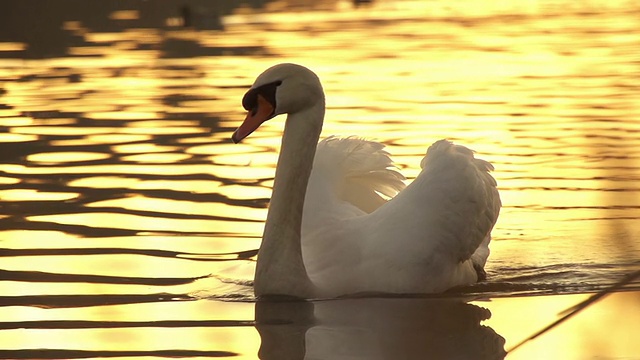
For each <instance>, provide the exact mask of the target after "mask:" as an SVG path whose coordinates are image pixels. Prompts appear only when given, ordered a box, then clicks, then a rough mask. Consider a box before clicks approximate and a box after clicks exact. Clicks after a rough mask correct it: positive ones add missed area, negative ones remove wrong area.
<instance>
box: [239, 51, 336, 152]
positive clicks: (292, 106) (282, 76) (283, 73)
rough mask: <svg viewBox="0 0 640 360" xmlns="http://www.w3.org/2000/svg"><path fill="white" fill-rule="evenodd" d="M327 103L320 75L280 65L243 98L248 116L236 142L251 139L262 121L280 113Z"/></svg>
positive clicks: (258, 79) (300, 68)
mask: <svg viewBox="0 0 640 360" xmlns="http://www.w3.org/2000/svg"><path fill="white" fill-rule="evenodd" d="M319 101H322V102H324V92H323V91H322V85H321V84H320V80H319V79H318V76H316V74H314V73H313V71H311V70H309V69H307V68H306V67H304V66H300V65H296V64H278V65H275V66H273V67H270V68H269V69H267V70H265V72H263V73H262V74H260V76H258V78H257V79H256V81H255V82H254V83H253V85H252V86H251V89H249V91H247V93H246V94H245V95H244V97H243V98H242V106H243V107H244V108H245V110H247V111H248V113H247V117H246V118H245V120H244V122H243V123H242V125H240V127H239V128H238V129H237V130H236V131H235V132H234V133H233V135H232V136H231V139H232V140H233V142H234V143H238V142H240V141H241V140H242V139H244V138H245V137H247V136H249V134H251V133H252V132H253V131H254V130H256V129H257V128H258V127H259V126H260V125H261V124H262V123H263V122H265V121H267V120H269V119H272V118H273V117H275V116H277V115H280V114H292V113H296V112H300V111H303V110H305V109H307V108H311V107H313V106H315V105H316V104H317V103H318V102H319Z"/></svg>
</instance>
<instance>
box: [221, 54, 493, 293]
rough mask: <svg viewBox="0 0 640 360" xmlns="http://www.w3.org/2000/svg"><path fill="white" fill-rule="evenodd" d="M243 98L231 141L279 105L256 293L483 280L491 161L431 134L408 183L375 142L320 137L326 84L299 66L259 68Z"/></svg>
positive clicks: (418, 287)
mask: <svg viewBox="0 0 640 360" xmlns="http://www.w3.org/2000/svg"><path fill="white" fill-rule="evenodd" d="M242 106H243V107H244V109H246V110H247V111H248V113H247V116H246V118H245V120H244V122H243V123H242V124H241V125H240V126H239V127H238V128H237V129H236V130H235V132H234V133H233V135H232V136H231V138H232V140H233V142H234V143H238V142H240V141H241V140H243V139H244V138H246V137H247V136H249V135H250V134H251V133H252V132H253V131H254V130H256V129H257V128H258V127H259V126H260V125H261V124H262V123H263V122H265V121H267V120H269V119H272V118H274V117H275V116H277V115H280V114H287V118H286V121H285V127H284V132H283V135H282V145H281V150H280V154H279V157H278V163H277V166H276V173H275V179H274V184H273V193H272V197H271V201H270V204H269V210H268V213H267V219H266V223H265V228H264V233H263V238H262V243H261V245H260V249H259V251H258V259H257V264H256V270H255V277H254V293H255V295H256V297H257V298H264V297H269V296H285V297H295V298H303V299H313V298H325V297H339V296H345V295H354V294H362V293H387V294H389V293H391V294H424V293H437V292H442V291H445V290H447V289H449V288H451V287H454V286H458V285H466V284H471V283H474V282H477V281H479V280H482V279H483V278H484V270H483V268H484V265H485V263H486V261H487V257H488V256H489V247H488V246H489V241H490V239H491V230H492V229H493V226H494V225H495V223H496V221H497V218H498V214H499V211H500V207H501V203H500V197H499V194H498V190H497V187H496V181H495V179H494V178H493V177H492V176H491V175H490V174H489V171H491V170H493V166H492V165H491V164H490V163H488V162H486V161H484V160H481V159H476V158H475V157H474V153H473V151H471V150H469V149H468V148H466V147H463V146H460V145H454V144H452V143H451V142H449V141H447V140H440V141H437V142H435V143H434V144H432V145H431V146H430V147H429V149H428V150H427V153H426V155H425V157H424V158H423V159H422V161H421V164H420V165H421V168H422V171H421V172H420V174H419V175H418V176H417V177H416V179H415V180H414V181H413V182H412V183H411V184H410V185H408V186H405V184H404V182H403V180H404V177H403V176H402V175H400V174H399V173H398V171H397V169H396V168H395V167H394V166H393V163H392V162H391V160H390V158H389V154H388V153H387V152H386V151H385V150H384V145H382V144H380V143H377V142H373V141H368V140H364V139H360V138H357V137H346V138H338V137H328V138H326V139H324V140H323V141H321V142H320V143H318V140H319V138H320V132H321V130H322V124H323V121H324V113H325V97H324V91H323V88H322V85H321V83H320V80H319V78H318V76H317V75H316V74H315V73H313V72H312V71H311V70H309V69H308V68H306V67H303V66H301V65H297V64H289V63H285V64H278V65H275V66H273V67H271V68H269V69H267V70H265V71H264V72H263V73H262V74H261V75H259V76H258V78H257V79H256V80H255V82H254V84H253V85H252V86H251V88H250V89H249V90H248V91H247V93H246V94H245V95H244V97H243V99H242ZM388 198H390V200H387V199H388Z"/></svg>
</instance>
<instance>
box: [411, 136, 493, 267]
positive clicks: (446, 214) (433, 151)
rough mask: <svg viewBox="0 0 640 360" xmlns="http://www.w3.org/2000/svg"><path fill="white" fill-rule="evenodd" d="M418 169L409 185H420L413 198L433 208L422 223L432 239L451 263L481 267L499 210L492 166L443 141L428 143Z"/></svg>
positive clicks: (467, 150)
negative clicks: (449, 257) (420, 168)
mask: <svg viewBox="0 0 640 360" xmlns="http://www.w3.org/2000/svg"><path fill="white" fill-rule="evenodd" d="M420 165H421V167H422V172H421V173H420V174H419V175H418V177H417V178H416V180H415V181H414V182H413V183H412V186H413V185H415V186H416V187H420V191H421V192H422V194H421V195H419V196H418V198H421V199H423V200H424V201H425V202H426V203H425V205H426V206H428V207H429V208H430V209H432V210H431V211H427V213H426V218H425V219H424V220H426V223H428V224H429V225H430V227H431V228H432V229H433V231H432V234H434V235H437V236H439V237H440V238H439V239H433V240H434V241H439V242H441V244H440V245H441V246H440V248H441V249H445V250H446V252H448V253H449V254H450V255H451V256H453V258H454V259H455V260H457V261H459V262H464V261H466V260H469V259H472V261H473V262H474V266H476V267H478V266H479V267H480V268H482V267H483V266H484V264H485V262H486V259H487V257H488V256H489V248H488V245H489V240H490V239H491V235H490V234H491V229H492V228H493V226H494V225H495V223H496V221H497V219H498V214H499V212H500V207H501V202H500V196H499V194H498V189H497V187H496V181H495V179H494V178H493V177H492V176H491V174H489V172H490V171H491V170H493V166H492V165H491V164H490V163H488V162H487V161H484V160H481V159H476V158H475V157H474V155H473V151H471V150H470V149H468V148H466V147H464V146H460V145H454V144H452V143H451V142H449V141H447V140H440V141H437V142H435V143H434V144H433V145H431V147H429V150H428V151H427V155H426V156H425V157H424V158H423V160H422V162H421V164H420ZM472 255H473V256H472Z"/></svg>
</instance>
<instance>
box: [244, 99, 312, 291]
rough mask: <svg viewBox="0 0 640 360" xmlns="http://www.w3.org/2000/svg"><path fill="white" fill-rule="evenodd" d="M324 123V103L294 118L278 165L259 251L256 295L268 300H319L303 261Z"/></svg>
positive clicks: (287, 127) (285, 135) (301, 112)
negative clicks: (307, 203)
mask: <svg viewBox="0 0 640 360" xmlns="http://www.w3.org/2000/svg"><path fill="white" fill-rule="evenodd" d="M323 119H324V99H322V101H318V103H317V104H316V105H315V106H313V107H311V108H309V109H307V110H303V111H300V112H297V113H293V114H289V116H288V117H287V121H286V123H285V129H284V134H283V137H282V148H281V149H280V156H279V158H278V165H277V166H276V176H275V182H274V184H273V195H272V196H271V202H270V204H269V213H268V215H267V222H266V225H265V229H264V235H263V237H262V244H261V245H260V250H259V252H258V263H257V265H256V273H255V279H254V291H255V295H256V296H258V297H264V296H268V295H283V296H293V297H298V298H305V299H308V298H313V297H314V296H315V293H316V291H315V287H314V285H313V283H312V282H311V280H310V279H309V276H308V275H307V270H306V269H305V266H304V262H303V260H302V249H301V243H300V242H301V227H302V209H303V207H304V198H305V194H306V191H307V184H308V182H309V175H310V174H311V167H312V165H313V158H314V156H315V153H316V144H317V143H318V139H319V138H320V132H321V130H322V121H323Z"/></svg>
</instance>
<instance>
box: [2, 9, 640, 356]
mask: <svg viewBox="0 0 640 360" xmlns="http://www.w3.org/2000/svg"><path fill="white" fill-rule="evenodd" d="M319 4H320V5H318V6H319V9H316V10H313V11H312V10H309V9H307V8H305V7H302V8H299V9H298V8H296V10H295V11H294V9H293V5H292V4H291V3H290V2H282V1H277V2H271V3H269V4H268V5H267V6H266V8H265V9H256V10H251V9H248V8H243V9H238V10H236V12H235V13H234V14H232V15H230V16H226V17H224V18H223V22H224V24H225V30H224V31H219V30H201V31H196V30H193V29H181V30H178V29H168V30H167V29H163V30H160V29H152V28H142V29H125V30H123V31H110V32H94V31H92V30H91V29H86V31H85V30H82V29H84V27H83V24H82V21H80V22H77V23H76V22H73V23H67V25H66V26H67V29H69V31H81V30H82V31H84V32H85V33H84V35H83V38H84V39H85V40H86V41H89V42H91V43H92V45H91V46H77V47H71V48H70V49H69V52H68V55H69V56H64V57H55V58H48V59H43V60H23V59H2V60H0V78H1V79H2V80H3V81H2V84H1V85H0V128H1V129H2V132H0V156H1V159H2V161H1V162H0V199H1V201H2V202H1V203H0V206H1V209H2V211H1V212H0V224H2V225H1V226H0V242H1V245H0V247H2V249H1V251H0V252H1V253H2V255H1V256H2V262H3V266H2V269H0V272H1V274H2V275H3V277H2V280H3V281H1V282H0V291H1V292H2V296H0V301H1V302H2V306H1V307H0V318H2V321H1V322H0V326H2V329H5V331H3V332H1V333H0V344H1V346H0V357H17V356H18V355H20V354H22V355H23V356H26V357H38V356H35V355H34V354H40V353H29V352H28V351H29V350H34V349H62V350H86V351H89V352H88V353H84V355H83V356H85V357H97V356H102V355H105V354H106V355H109V356H122V357H126V356H130V357H141V356H167V355H171V356H194V357H196V356H222V357H225V356H232V355H234V354H235V355H237V356H236V357H237V358H247V359H253V358H255V357H256V356H257V353H258V349H259V348H260V346H261V345H262V346H263V352H262V354H263V356H264V354H265V353H267V356H264V358H269V357H268V355H269V353H268V351H267V350H265V349H268V347H266V345H267V344H265V343H266V342H269V339H274V337H275V338H277V337H278V336H279V333H278V331H281V330H284V331H285V333H287V331H291V333H292V334H294V336H297V337H299V338H301V339H302V340H305V341H307V342H308V345H309V349H312V348H313V349H322V348H323V347H326V346H329V345H327V344H333V345H331V346H329V347H327V348H328V349H338V348H339V347H337V345H336V344H340V343H339V340H340V337H336V338H331V337H327V336H328V334H329V333H330V332H331V330H335V333H336V334H342V335H344V337H345V339H347V340H346V341H345V343H342V345H344V346H345V347H344V349H345V351H346V349H349V351H351V350H353V349H352V348H351V347H349V346H347V345H349V344H350V345H351V346H353V344H362V345H363V347H368V349H369V350H368V351H371V349H377V350H379V352H377V353H375V354H376V355H377V356H379V357H380V358H385V357H384V354H385V352H384V350H387V351H388V352H387V354H397V352H393V351H392V350H390V349H385V348H378V347H375V346H379V347H384V346H385V345H388V346H392V345H391V344H386V343H383V342H373V343H370V342H368V340H370V339H369V338H366V337H357V336H360V335H362V334H364V333H367V332H366V331H365V332H363V333H357V334H356V333H354V331H353V328H354V327H356V328H357V326H361V327H363V328H366V330H368V331H370V333H367V334H371V336H374V335H378V336H383V335H382V334H384V338H387V336H389V337H388V338H391V339H395V337H394V336H393V335H395V336H396V337H400V338H401V337H402V335H403V334H404V333H403V332H402V331H405V332H413V333H416V334H422V335H424V336H435V335H433V334H431V333H428V332H423V331H428V330H425V329H424V328H423V327H421V326H422V325H423V324H422V323H420V322H419V321H418V322H417V323H415V324H414V323H412V322H411V321H410V319H407V320H406V322H404V323H394V324H395V325H397V326H398V329H402V331H400V330H399V332H396V333H393V334H389V333H384V332H383V333H378V332H376V331H382V330H381V329H380V328H377V327H375V324H371V323H360V322H357V323H356V325H357V326H356V325H353V324H352V326H351V327H350V326H349V324H346V325H345V324H344V323H340V322H335V321H336V319H335V317H336V315H335V314H339V313H340V311H344V309H340V308H339V305H335V306H336V307H338V309H337V311H336V313H335V314H332V311H334V310H336V309H332V306H334V304H333V303H334V302H328V303H327V302H320V303H316V304H314V305H315V307H312V308H311V309H305V308H303V309H300V311H301V313H299V314H298V313H295V314H294V315H295V316H300V317H299V318H296V319H307V318H308V317H309V316H311V317H313V316H315V317H316V318H321V319H323V321H325V323H322V324H307V323H305V322H304V321H302V323H301V324H299V323H296V322H294V325H296V324H297V325H300V326H299V327H297V328H296V327H286V326H285V327H283V328H278V327H275V328H273V327H269V326H264V324H262V325H259V326H258V329H257V330H256V328H254V327H253V321H254V320H255V317H254V310H255V303H254V302H253V297H252V289H251V282H250V281H251V279H252V277H253V270H254V260H255V252H254V250H255V249H257V248H258V246H259V244H260V236H261V234H262V228H263V226H264V224H263V221H264V219H265V217H266V211H267V210H266V209H267V204H268V199H269V197H270V193H271V186H272V180H273V169H274V167H275V163H276V161H277V152H278V150H279V146H280V135H281V132H282V129H283V121H282V119H275V120H273V121H271V122H268V123H266V124H264V125H263V126H262V127H261V129H260V131H259V132H256V133H255V134H252V136H251V137H250V138H248V139H247V140H246V141H245V142H243V143H242V144H231V143H230V140H229V138H230V135H231V132H232V131H233V129H235V127H237V126H238V125H239V123H240V122H241V121H242V119H243V116H244V115H243V110H242V107H241V106H240V100H241V98H242V95H243V94H244V92H245V91H246V89H247V88H248V87H249V86H250V85H251V83H252V82H253V80H254V78H255V76H257V75H258V74H259V73H260V72H261V71H262V70H264V69H265V68H267V67H269V66H271V65H273V64H274V63H279V62H296V63H302V64H305V65H306V66H308V67H310V68H312V69H313V70H314V71H316V72H317V73H318V75H319V76H320V78H321V79H322V81H323V85H324V88H325V92H326V96H327V105H328V108H327V114H326V121H325V126H324V130H323V137H324V136H328V135H332V134H341V135H351V134H356V135H358V136H362V137H367V138H372V139H375V140H379V141H381V142H383V143H385V144H386V145H387V146H388V151H389V152H390V153H391V154H392V156H393V158H394V160H395V161H396V163H397V165H398V167H399V168H400V169H401V170H402V172H403V174H405V175H406V176H407V177H408V178H409V181H411V179H412V178H414V177H415V176H416V175H417V174H418V172H419V170H420V169H419V163H420V160H421V159H422V157H423V156H424V153H425V151H426V149H427V147H428V145H429V144H431V143H433V142H434V141H436V140H438V139H440V138H448V139H450V140H452V141H454V142H457V143H460V144H463V145H467V146H469V147H471V148H472V149H474V150H475V151H476V152H477V156H478V157H481V158H483V159H486V160H489V161H490V162H492V163H493V164H494V166H495V168H496V170H495V172H494V176H495V177H496V179H497V180H498V184H499V187H500V191H501V196H502V199H503V204H504V207H503V210H502V212H501V216H500V219H499V222H498V224H497V226H496V228H495V230H494V233H493V242H492V255H491V257H490V259H489V263H488V265H487V272H488V281H487V282H486V283H483V284H479V285H477V286H473V287H469V288H466V289H462V290H460V291H459V292H456V293H455V296H464V297H473V298H474V299H476V301H473V302H472V304H473V305H474V306H475V307H474V306H467V307H464V306H463V307H461V308H460V309H461V310H462V311H469V312H470V313H473V314H476V315H478V314H480V315H478V316H485V315H486V314H485V312H483V310H482V309H480V308H482V307H484V308H488V309H489V310H490V311H491V313H492V315H491V317H490V318H489V319H484V318H482V319H484V321H483V322H482V324H484V325H486V326H488V327H489V328H491V329H493V331H495V333H496V334H497V335H498V336H501V337H503V338H504V340H505V343H504V344H503V345H504V348H505V349H509V348H510V347H511V346H513V345H514V344H516V343H517V342H519V341H521V340H523V339H524V338H526V336H528V335H530V334H532V333H534V332H535V331H537V330H539V329H540V328H541V327H544V326H545V325H547V324H548V323H550V322H552V321H554V320H555V319H556V318H557V313H558V312H560V311H562V310H564V309H565V308H567V307H570V306H571V305H573V304H575V303H577V302H579V301H581V300H583V299H584V298H585V297H587V296H588V295H587V294H589V293H592V292H594V291H597V290H600V289H603V288H605V287H606V286H608V285H610V284H612V283H614V282H615V281H617V280H618V279H620V278H621V277H622V276H623V275H625V274H627V273H629V272H631V271H634V270H636V269H638V268H639V267H640V262H639V260H638V259H640V246H639V243H638V235H640V225H639V224H640V222H639V221H638V218H639V214H640V188H639V187H638V185H637V184H638V183H639V180H640V170H638V169H639V166H638V163H639V160H640V141H638V140H639V136H638V135H639V134H640V121H638V119H639V118H640V91H639V90H640V89H639V85H638V82H637V79H638V77H639V76H640V73H639V71H638V66H637V65H638V63H637V60H638V56H639V54H640V50H639V49H640V27H638V18H637V15H636V14H637V13H638V11H640V8H638V5H637V4H635V3H633V2H625V1H607V2H604V1H591V2H589V3H588V4H583V3H575V2H569V1H564V0H553V1H552V0H548V1H539V2H527V3H526V4H524V3H513V4H506V3H504V2H500V3H498V2H493V3H492V2H488V3H487V2H484V3H482V4H480V3H479V2H474V1H463V2H458V3H456V4H451V3H449V2H446V3H445V2H442V1H430V2H419V1H378V2H375V3H373V4H371V5H369V6H368V7H363V8H361V9H355V8H353V7H352V6H351V5H350V3H347V2H340V1H338V2H331V1H327V2H320V3H319ZM127 16H132V15H131V14H129V15H127ZM0 45H2V46H0V52H1V51H15V50H16V49H18V50H19V49H21V48H23V47H21V46H15V44H13V45H11V44H10V45H3V43H0ZM190 51H194V52H198V53H197V54H195V55H194V56H191V55H193V54H191V53H190ZM202 54H204V55H202ZM212 54H216V56H213V55H212ZM196 55H197V56H196ZM218 55H220V56H218ZM630 289H632V290H634V291H630V292H626V293H620V294H616V295H614V296H612V297H611V298H608V299H605V300H603V301H602V302H601V303H599V304H596V305H594V306H593V308H591V309H588V310H586V311H585V312H584V313H583V314H580V315H578V316H577V317H576V318H575V319H573V320H570V321H569V322H567V323H566V325H562V326H561V327H559V328H558V329H557V330H554V331H552V332H550V333H548V334H546V335H544V336H543V337H541V338H539V339H537V340H535V341H533V342H531V343H530V344H527V345H526V346H524V347H523V348H521V349H518V350H517V352H514V353H513V354H511V355H510V356H509V357H508V358H509V359H511V358H513V359H539V358H559V357H561V358H564V359H582V358H585V357H586V356H610V357H615V356H620V357H624V356H635V355H637V353H638V352H640V349H639V348H638V345H637V344H636V343H634V339H633V338H632V337H628V336H627V337H625V333H626V334H633V333H635V332H637V324H638V320H637V319H638V316H639V311H640V309H638V306H637V304H638V303H640V301H638V300H639V299H638V295H637V294H638V283H637V282H636V283H635V284H633V285H632V286H630ZM552 294H556V296H544V295H552ZM558 294H559V295H558ZM451 296H454V295H451ZM486 299H492V300H491V301H489V302H486V301H484V300H486ZM397 301H402V299H398V300H397ZM425 301H426V303H425V304H426V305H427V306H426V308H428V307H429V301H430V299H426V300H425ZM356 302H357V301H356ZM338 304H339V303H338ZM358 304H360V303H358ZM425 304H422V303H421V302H420V301H417V302H412V303H411V304H409V303H407V306H409V305H410V306H415V309H416V319H414V320H419V316H417V315H423V316H425V318H429V319H431V317H434V321H436V320H437V319H438V315H437V314H433V313H431V312H428V309H425V306H423V305H425ZM378 305H379V304H377V303H376V302H375V301H371V303H367V302H366V301H363V302H362V303H361V304H360V305H358V306H357V308H360V309H367V307H368V306H371V307H372V309H376V311H380V312H378V313H376V314H377V316H379V319H386V318H385V316H389V319H391V320H393V319H394V316H393V315H394V313H389V314H385V313H384V311H381V310H380V309H379V308H378V307H377V306H378ZM391 305H392V304H391V303H390V304H389V308H394V307H393V306H391ZM432 305H433V306H434V307H435V308H437V307H436V306H441V305H442V304H439V305H436V304H432ZM476 305H477V306H476ZM447 306H448V305H444V308H443V310H442V311H450V310H452V309H450V308H448V307H447ZM345 307H346V306H345ZM478 307H480V308H478ZM382 308H384V307H382ZM408 308H411V307H408ZM456 309H457V308H454V309H453V311H457V310H456ZM421 311H424V313H421ZM346 315H349V314H345V317H344V318H343V319H345V321H346V319H350V318H349V317H348V316H346ZM474 316H475V315H474ZM374 318H375V316H374ZM474 319H475V318H474ZM374 320H375V319H374ZM391 320H390V321H391ZM396 320H397V319H396ZM58 321H67V322H65V323H60V322H58ZM158 321H167V322H169V323H166V322H165V323H158ZM354 321H363V319H360V318H358V319H355V320H354ZM593 324H598V325H597V326H596V325H593ZM267 325H269V323H267ZM312 325H313V326H312ZM476 325H477V324H476ZM305 326H307V327H308V328H305ZM368 326H371V327H368ZM387 330H388V329H386V330H384V331H387ZM476 330H478V329H477V328H471V330H468V332H465V334H467V335H470V338H469V339H467V340H469V341H470V342H469V344H472V345H473V344H475V343H474V342H473V340H474V339H475V338H474V337H473V334H476V332H475V331H476ZM305 331H308V332H305ZM305 333H306V334H308V336H307V337H306V338H305ZM358 334H359V335H358ZM443 334H444V335H446V334H447V333H446V331H444V330H443ZM454 334H456V333H455V332H454ZM356 335H357V336H356ZM484 335H486V334H484ZM349 336H356V338H355V339H356V340H354V341H353V342H351V343H348V340H349V339H350V338H349ZM408 339H410V337H405V338H404V339H399V340H404V341H408ZM496 339H497V338H495V339H493V340H494V341H495V342H494V343H492V344H493V345H496V346H498V347H500V346H501V344H500V341H498V340H496ZM343 341H344V340H343ZM358 341H361V343H360V342H358ZM460 341H463V340H460ZM303 342H304V341H303ZM401 344H405V343H403V342H401ZM311 345H314V347H312V346H311ZM320 345H322V346H320ZM365 345H366V346H365ZM408 345H411V344H408ZM332 346H333V347H332ZM408 348H411V347H410V346H409V347H408ZM164 349H190V350H193V351H194V352H191V353H188V352H185V353H180V352H177V353H160V352H154V351H157V350H164ZM411 349H413V348H411ZM18 350H24V352H20V351H18ZM423 350H424V349H423V348H420V347H416V349H415V351H416V353H414V355H415V357H416V358H422V357H423V356H424V355H425V354H424V353H423V352H422V351H423ZM11 351H16V352H11ZM105 351H112V352H113V351H116V352H117V351H120V353H105ZM198 351H200V352H198ZM310 351H311V350H310ZM314 351H315V350H314ZM407 351H408V350H407ZM25 354H26V355H25ZM58 354H59V355H58V356H54V357H59V358H65V357H70V356H71V354H72V353H64V352H62V353H58ZM163 354H164V355H163ZM314 354H316V355H317V353H314ZM371 354H372V353H371V352H365V353H350V355H351V356H353V358H371V357H370V356H372V355H371ZM334 355H335V354H334ZM272 356H273V355H272ZM389 356H391V355H389ZM328 358H332V357H328ZM333 358H335V357H333ZM389 358H393V357H389Z"/></svg>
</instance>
